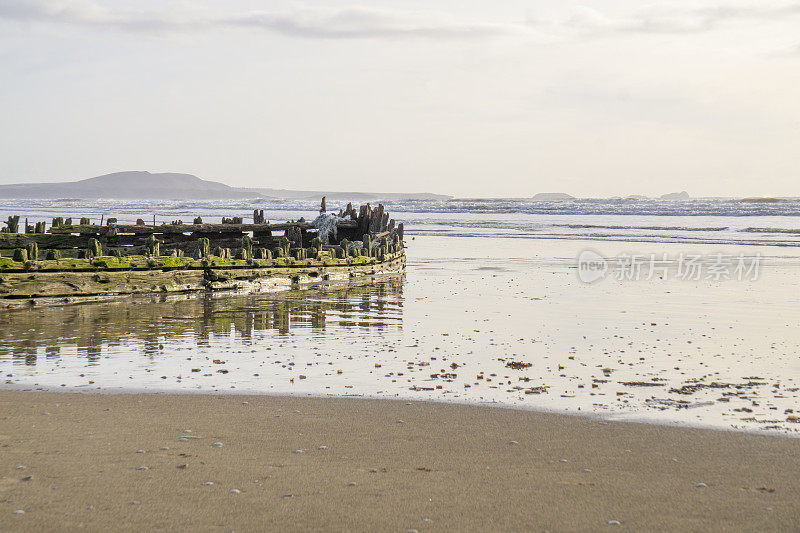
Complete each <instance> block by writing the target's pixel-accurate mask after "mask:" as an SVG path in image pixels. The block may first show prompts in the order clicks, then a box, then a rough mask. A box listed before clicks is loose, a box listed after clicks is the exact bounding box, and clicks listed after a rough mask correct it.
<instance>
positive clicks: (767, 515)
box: [0, 391, 800, 532]
mask: <svg viewBox="0 0 800 533" xmlns="http://www.w3.org/2000/svg"><path fill="white" fill-rule="evenodd" d="M277 415H280V416H277ZM186 430H191V433H189V432H186ZM181 437H187V438H186V439H181ZM199 437H202V438H199ZM219 442H221V443H222V445H221V446H219V445H215V443H219ZM321 447H324V448H321ZM296 450H302V452H301V453H298V452H296ZM20 466H22V468H20ZM142 467H146V468H142ZM799 476H800V439H790V438H781V437H766V436H759V435H748V434H740V433H732V432H719V431H709V430H697V429H682V428H681V429H679V428H668V427H661V426H655V425H646V424H634V423H621V422H610V423H601V422H598V421H597V420H591V419H588V418H580V417H572V416H563V415H554V414H544V413H536V412H526V411H515V410H506V409H498V408H487V407H473V406H464V405H448V404H433V403H410V404H409V403H406V402H402V401H398V402H392V401H385V400H360V399H348V398H342V399H305V398H285V397H269V396H259V397H249V396H247V397H246V396H200V395H196V396H192V395H105V394H58V393H38V392H9V391H5V392H0V529H2V530H4V531H34V530H36V531H39V530H76V529H79V528H83V529H85V530H93V531H108V530H125V529H127V530H142V529H150V530H153V529H162V530H185V529H189V528H192V529H195V530H201V531H206V530H219V531H263V530H280V531H287V530H333V531H340V530H349V531H401V532H404V531H407V530H409V529H416V530H419V531H420V532H423V531H436V530H438V531H450V530H483V531H497V530H534V531H535V530H550V531H568V530H601V529H611V530H615V529H628V530H643V529H647V530H673V531H675V530H683V531H688V530H695V531H699V530H703V531H706V530H731V531H741V530H783V531H788V530H795V531H796V530H798V529H800V483H799V482H798V477H799ZM206 482H212V483H213V484H205V483H206ZM700 483H704V484H706V485H707V486H699V487H698V486H697V485H698V484H700ZM234 489H235V490H234ZM237 490H238V491H239V492H236V491H237ZM232 491H233V492H232ZM18 509H21V510H23V511H24V513H19V514H15V513H14V511H16V510H18ZM609 521H618V522H619V525H615V524H613V523H612V524H609Z"/></svg>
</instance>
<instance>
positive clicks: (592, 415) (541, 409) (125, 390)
mask: <svg viewBox="0 0 800 533" xmlns="http://www.w3.org/2000/svg"><path fill="white" fill-rule="evenodd" d="M4 392H24V393H41V394H79V395H93V394H97V395H103V396H143V395H145V396H150V395H152V396H222V397H224V396H232V397H241V396H250V397H259V396H264V397H269V398H293V399H309V400H327V399H333V400H338V399H341V400H346V399H356V400H364V401H387V402H413V403H423V404H437V405H438V404H443V405H456V406H459V405H461V406H465V407H482V408H488V409H506V410H511V411H522V412H533V413H541V414H545V415H558V416H571V417H576V418H583V419H587V420H593V421H596V422H607V423H630V424H644V425H651V426H660V427H665V428H676V429H680V428H685V429H698V430H702V431H721V432H730V433H743V434H747V435H761V436H767V437H783V438H789V439H800V433H789V432H786V431H778V430H764V429H760V428H752V427H746V428H734V427H731V426H725V427H722V426H714V425H704V424H701V423H692V422H686V421H678V420H671V419H658V418H655V417H654V418H644V417H641V416H632V417H631V418H614V416H613V415H616V416H619V414H620V413H619V412H612V413H610V414H611V415H612V416H609V417H605V416H603V415H602V413H598V412H590V411H580V412H578V411H568V410H563V409H558V408H548V407H546V406H533V405H531V406H526V405H524V404H507V403H502V402H488V401H487V402H479V401H470V400H468V399H466V400H461V399H452V400H451V399H447V398H421V399H414V398H407V397H399V396H398V397H394V398H390V397H385V396H377V395H370V394H335V393H329V394H322V393H302V392H298V393H294V394H292V393H288V394H287V393H286V392H285V391H280V392H269V391H255V390H216V391H215V390H192V389H187V390H152V389H136V388H131V387H119V388H103V389H100V388H96V389H88V388H86V389H82V388H79V387H63V388H62V387H59V388H58V389H56V388H37V389H31V388H30V387H28V386H25V387H20V388H17V387H16V386H15V385H14V384H12V385H11V386H9V385H4V386H3V388H0V394H2V393H4ZM639 414H640V415H641V413H639Z"/></svg>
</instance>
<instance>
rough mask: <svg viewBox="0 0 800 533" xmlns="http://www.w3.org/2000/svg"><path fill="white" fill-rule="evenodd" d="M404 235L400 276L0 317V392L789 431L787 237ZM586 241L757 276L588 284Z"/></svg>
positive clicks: (796, 311)
mask: <svg viewBox="0 0 800 533" xmlns="http://www.w3.org/2000/svg"><path fill="white" fill-rule="evenodd" d="M408 246H409V247H408V254H409V262H408V270H407V273H406V274H405V276H403V277H402V278H388V279H384V280H376V281H375V282H374V283H372V284H370V285H367V286H363V287H352V288H350V289H346V290H337V291H330V292H317V291H297V292H291V293H287V294H279V295H234V294H209V295H193V296H171V297H162V296H158V297H147V298H129V299H123V300H119V301H117V302H100V303H86V304H80V305H70V306H64V307H55V308H24V307H21V308H17V309H7V310H4V311H2V312H0V376H2V377H3V381H1V382H0V385H1V386H3V387H4V388H43V389H59V390H63V389H73V388H74V389H78V390H98V389H99V390H105V391H119V390H122V391H134V390H146V391H203V392H205V391H221V392H260V393H273V394H303V395H305V394H313V395H326V394H332V395H364V396H374V397H390V398H409V399H433V400H445V401H461V402H486V403H498V404H501V405H506V406H514V407H522V408H531V409H547V410H558V411H566V412H580V413H584V414H591V415H597V416H601V417H605V418H626V419H641V420H650V421H656V422H661V423H670V424H672V423H675V424H692V425H702V426H711V427H719V428H733V429H739V430H757V431H768V432H778V433H785V434H796V433H798V429H800V424H799V423H797V422H796V421H795V420H796V419H794V418H793V417H795V416H798V415H800V402H798V398H800V359H799V358H798V346H800V305H798V304H800V291H798V283H800V251H798V250H797V249H795V248H785V247H783V248H778V247H774V248H773V247H764V246H759V247H746V246H735V245H727V246H724V247H722V246H718V245H703V246H690V245H686V244H678V243H626V242H621V243H615V242H596V241H595V242H584V241H577V240H569V241H565V240H532V239H509V238H481V239H476V238H467V237H453V236H448V237H436V236H417V237H414V238H413V240H409V242H408ZM587 248H591V249H593V250H595V251H597V252H599V253H600V254H601V255H604V256H606V257H615V256H617V255H618V254H619V253H620V252H623V251H627V252H629V253H640V254H649V253H651V252H652V253H656V254H658V255H659V256H660V255H661V254H662V253H667V254H669V256H670V257H675V256H677V255H678V254H680V253H699V254H703V255H704V256H706V257H710V256H711V255H712V254H716V253H718V252H721V251H723V252H724V253H729V254H732V255H737V254H739V253H744V254H747V255H750V256H752V255H753V254H756V253H760V254H761V255H762V256H763V261H762V263H761V267H760V272H759V276H758V279H757V280H742V281H739V280H736V279H730V280H720V281H714V280H708V279H705V277H703V278H701V279H700V280H697V281H688V280H679V279H675V277H674V276H673V275H667V276H666V277H665V279H660V277H659V276H656V277H654V278H653V279H650V280H646V279H639V280H627V279H622V280H617V279H616V278H615V277H614V276H611V275H609V276H607V277H606V278H605V279H603V280H601V281H597V282H595V283H591V284H588V283H583V282H582V281H580V279H579V277H578V274H577V269H576V259H575V258H576V257H577V256H578V254H579V253H580V252H581V251H582V250H585V249H587ZM672 266H673V267H674V265H672ZM510 362H516V363H524V364H526V365H527V364H529V365H530V366H526V367H524V368H517V369H515V368H510V367H508V366H506V365H507V363H510Z"/></svg>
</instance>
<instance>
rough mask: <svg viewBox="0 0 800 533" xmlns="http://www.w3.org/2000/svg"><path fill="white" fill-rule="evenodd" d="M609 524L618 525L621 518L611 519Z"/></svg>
mask: <svg viewBox="0 0 800 533" xmlns="http://www.w3.org/2000/svg"><path fill="white" fill-rule="evenodd" d="M608 525H609V526H618V525H619V520H609V521H608Z"/></svg>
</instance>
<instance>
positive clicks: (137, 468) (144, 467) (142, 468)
mask: <svg viewBox="0 0 800 533" xmlns="http://www.w3.org/2000/svg"><path fill="white" fill-rule="evenodd" d="M147 469H148V468H147V467H146V466H137V467H136V470H147Z"/></svg>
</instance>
